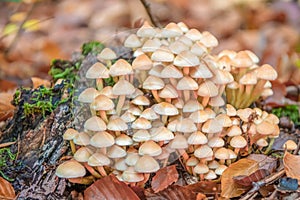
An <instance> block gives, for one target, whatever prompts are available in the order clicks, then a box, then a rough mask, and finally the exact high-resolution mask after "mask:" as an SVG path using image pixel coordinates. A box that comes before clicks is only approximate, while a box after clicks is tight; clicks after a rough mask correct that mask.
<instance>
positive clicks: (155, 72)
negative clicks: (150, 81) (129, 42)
mask: <svg viewBox="0 0 300 200" xmlns="http://www.w3.org/2000/svg"><path fill="white" fill-rule="evenodd" d="M163 69H164V65H162V64H160V63H155V64H153V67H152V68H151V70H150V71H149V72H148V74H149V75H151V76H155V77H158V78H162V77H161V71H162V70H163Z"/></svg>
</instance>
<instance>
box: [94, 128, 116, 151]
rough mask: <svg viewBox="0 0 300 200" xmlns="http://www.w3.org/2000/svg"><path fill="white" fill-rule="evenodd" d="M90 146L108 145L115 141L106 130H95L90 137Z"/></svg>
mask: <svg viewBox="0 0 300 200" xmlns="http://www.w3.org/2000/svg"><path fill="white" fill-rule="evenodd" d="M90 143H91V145H92V146H94V147H97V148H103V147H110V146H112V145H113V144H114V143H115V139H114V137H113V136H112V135H111V134H109V133H108V132H106V131H101V132H97V133H96V134H95V135H93V137H92V138H91V139H90Z"/></svg>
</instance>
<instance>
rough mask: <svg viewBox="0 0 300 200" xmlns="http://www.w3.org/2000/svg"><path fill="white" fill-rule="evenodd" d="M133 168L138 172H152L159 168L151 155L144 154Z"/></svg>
mask: <svg viewBox="0 0 300 200" xmlns="http://www.w3.org/2000/svg"><path fill="white" fill-rule="evenodd" d="M134 169H135V171H137V172H140V173H152V172H156V171H157V170H159V164H158V162H157V161H156V160H155V159H154V158H153V157H151V156H149V155H144V156H142V157H141V158H140V159H139V160H138V161H137V162H136V164H135V166H134Z"/></svg>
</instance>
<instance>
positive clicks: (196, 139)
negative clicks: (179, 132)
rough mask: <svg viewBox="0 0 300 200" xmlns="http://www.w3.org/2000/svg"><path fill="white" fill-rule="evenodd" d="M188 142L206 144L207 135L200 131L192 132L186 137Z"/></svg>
mask: <svg viewBox="0 0 300 200" xmlns="http://www.w3.org/2000/svg"><path fill="white" fill-rule="evenodd" d="M187 141H188V144H192V145H198V144H206V143H207V142H208V140H207V137H206V136H205V135H204V134H203V133H202V132H200V131H195V132H193V133H192V134H191V135H190V136H189V137H188V140H187Z"/></svg>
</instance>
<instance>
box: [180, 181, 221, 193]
mask: <svg viewBox="0 0 300 200" xmlns="http://www.w3.org/2000/svg"><path fill="white" fill-rule="evenodd" d="M184 187H185V188H188V189H189V190H191V191H193V192H195V193H204V194H215V193H221V185H220V184H218V183H216V182H213V181H199V182H197V183H194V184H191V185H186V186H184Z"/></svg>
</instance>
